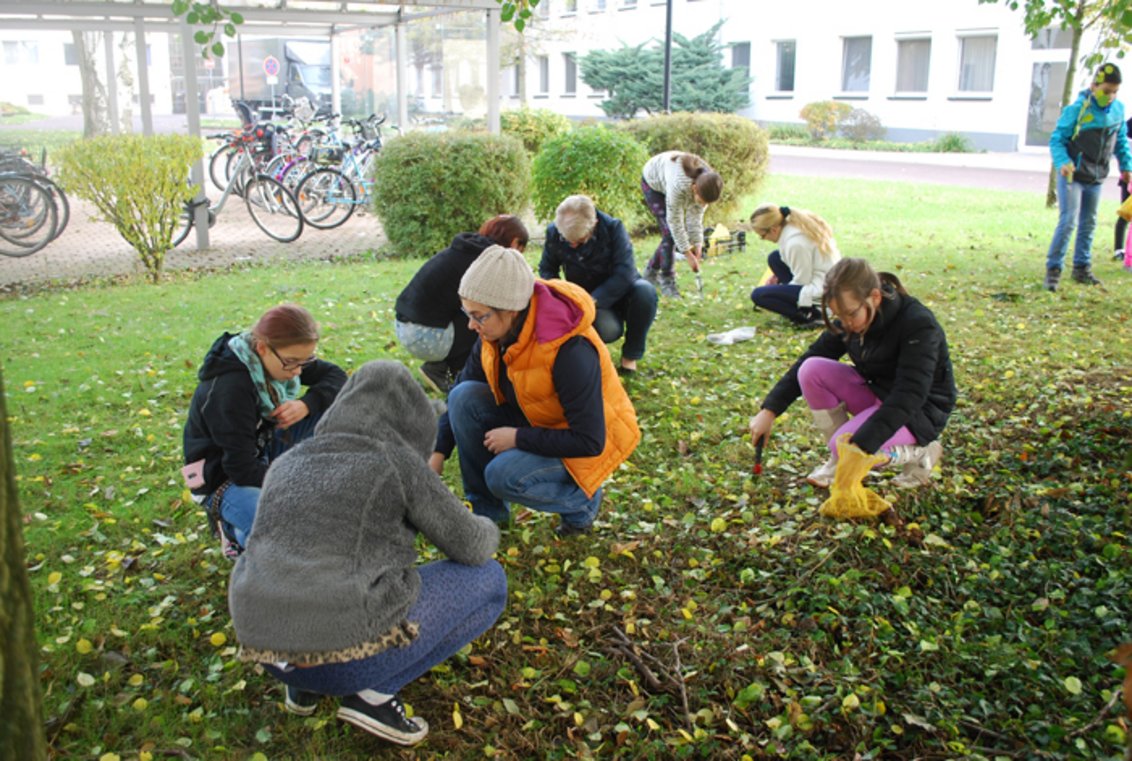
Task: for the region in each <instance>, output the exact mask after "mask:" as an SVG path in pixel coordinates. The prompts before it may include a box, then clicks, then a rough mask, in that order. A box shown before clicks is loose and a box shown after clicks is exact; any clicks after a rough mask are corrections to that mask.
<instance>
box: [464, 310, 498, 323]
mask: <svg viewBox="0 0 1132 761" xmlns="http://www.w3.org/2000/svg"><path fill="white" fill-rule="evenodd" d="M460 311H461V312H463V313H464V316H465V317H467V318H468V319H469V320H471V321H472V322H474V323H475V324H476V325H483V324H484V323H485V322H487V319H488V318H489V317H491V316H492V315H493V314H495V311H494V310H492V309H489V310H487V311H486V312H484V313H483V314H472V313H471V312H469V311H468V310H467V309H464V307H460Z"/></svg>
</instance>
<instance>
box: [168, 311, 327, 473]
mask: <svg viewBox="0 0 1132 761" xmlns="http://www.w3.org/2000/svg"><path fill="white" fill-rule="evenodd" d="M232 336H233V334H232V333H225V334H224V335H222V336H220V337H219V338H217V339H216V341H214V342H213V344H212V348H210V349H209V350H208V354H207V355H206V356H205V358H204V362H203V363H202V364H201V366H200V370H198V371H197V378H199V380H200V383H199V384H198V385H197V388H196V391H195V392H193V398H192V401H191V402H190V403H189V419H188V420H187V421H186V422H185V432H184V452H185V463H186V464H187V463H190V462H196V461H197V460H200V459H204V486H203V487H201V488H199V489H194V490H193V491H194V493H195V494H201V495H204V494H211V493H212V492H214V491H216V489H218V488H219V487H220V485H221V484H223V483H224V482H225V481H226V480H228V479H231V481H232V483H234V484H236V485H237V486H262V485H263V476H264V474H265V473H267V462H266V458H264V457H263V454H264V453H265V451H266V449H267V446H268V444H269V443H270V441H271V436H272V434H273V432H274V430H275V426H274V425H273V424H272V423H270V422H268V421H265V420H264V419H263V418H262V417H261V416H260V414H259V394H258V392H257V391H256V388H255V384H254V383H252V377H251V374H250V373H249V372H248V368H247V367H246V366H245V365H244V363H243V362H241V361H240V358H239V357H237V356H236V354H235V352H233V351H232V349H231V348H229V346H228V341H230V340H231V339H232ZM299 382H300V383H301V384H302V385H304V386H307V387H308V389H307V393H306V394H304V395H303V396H302V397H301V399H302V401H303V402H304V403H305V404H306V405H307V408H308V409H309V410H310V414H311V415H317V414H321V413H322V412H323V411H324V410H326V408H327V407H329V406H330V403H331V402H333V401H334V397H335V396H337V394H338V391H339V390H340V389H341V388H342V386H343V385H345V383H346V373H345V372H343V371H342V369H341V368H340V367H338V366H337V365H335V364H333V363H332V362H325V361H323V360H321V359H320V360H316V361H315V362H314V363H313V364H311V365H308V366H307V367H304V368H303V372H302V375H300V376H299Z"/></svg>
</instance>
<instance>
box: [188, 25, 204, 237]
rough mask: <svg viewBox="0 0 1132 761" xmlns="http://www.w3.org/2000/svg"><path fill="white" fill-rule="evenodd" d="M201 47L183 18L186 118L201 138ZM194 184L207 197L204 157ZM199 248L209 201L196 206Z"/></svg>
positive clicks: (193, 175) (191, 172)
mask: <svg viewBox="0 0 1132 761" xmlns="http://www.w3.org/2000/svg"><path fill="white" fill-rule="evenodd" d="M199 55H200V48H199V47H198V46H197V44H196V42H194V41H193V32H192V30H191V29H189V25H188V22H186V21H185V20H184V18H182V19H181V56H182V58H183V59H184V62H185V72H184V73H185V119H186V120H187V122H188V128H189V134H190V135H193V136H195V137H196V139H197V140H200V139H201V137H200V101H199V100H198V96H197V56H199ZM189 176H190V179H191V180H192V182H193V184H194V185H196V186H197V187H198V188H200V192H199V193H197V195H196V199H195V200H197V201H201V200H204V199H205V195H204V177H205V174H204V159H200V160H199V161H196V162H195V163H194V164H193V166H192V168H191V169H190V170H189ZM195 213H196V219H195V220H194V223H195V225H196V232H197V250H198V251H203V250H204V249H206V248H208V203H207V202H206V203H203V204H200V205H198V206H197V207H196V212H195Z"/></svg>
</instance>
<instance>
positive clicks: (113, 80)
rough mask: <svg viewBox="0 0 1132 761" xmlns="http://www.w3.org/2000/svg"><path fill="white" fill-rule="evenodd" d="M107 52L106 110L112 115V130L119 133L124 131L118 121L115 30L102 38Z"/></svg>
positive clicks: (112, 132)
mask: <svg viewBox="0 0 1132 761" xmlns="http://www.w3.org/2000/svg"><path fill="white" fill-rule="evenodd" d="M102 39H103V42H104V43H105V44H104V46H103V47H104V49H105V53H106V110H107V112H108V113H107V115H108V116H109V117H110V132H111V134H114V135H117V134H118V133H119V132H121V131H122V125H120V124H119V123H118V72H117V71H115V70H114V32H107V33H106V35H105V36H104V37H103V38H102Z"/></svg>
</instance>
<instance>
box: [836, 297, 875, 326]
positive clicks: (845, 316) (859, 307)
mask: <svg viewBox="0 0 1132 761" xmlns="http://www.w3.org/2000/svg"><path fill="white" fill-rule="evenodd" d="M867 303H868V302H867V301H862V302H861V303H860V304H858V305H857V308H856V309H854V310H853V311H852V312H850V313H849V314H836V315H834V316H835V317H836V318H837V319H839V320H841V322H842V323H846V322H848V321H849V320H852V319H853V318H854V317H856V316H857V313H858V312H860V311H861V310H862V309H864V308H865V304H867Z"/></svg>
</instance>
